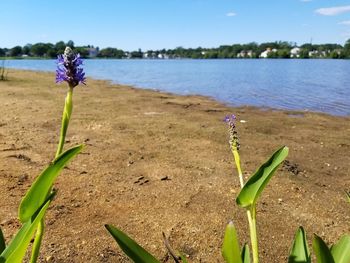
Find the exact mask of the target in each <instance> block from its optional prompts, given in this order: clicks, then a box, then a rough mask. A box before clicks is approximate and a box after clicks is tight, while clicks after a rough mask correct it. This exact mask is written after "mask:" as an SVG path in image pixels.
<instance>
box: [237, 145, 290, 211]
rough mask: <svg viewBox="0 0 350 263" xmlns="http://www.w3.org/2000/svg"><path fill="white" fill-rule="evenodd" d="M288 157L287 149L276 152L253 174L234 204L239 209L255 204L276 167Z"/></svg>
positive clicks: (283, 148)
mask: <svg viewBox="0 0 350 263" xmlns="http://www.w3.org/2000/svg"><path fill="white" fill-rule="evenodd" d="M287 155H288V147H286V146H284V147H282V148H280V149H279V150H277V151H276V152H275V153H274V154H273V155H272V156H271V158H270V159H269V160H268V161H267V162H266V163H264V164H263V165H262V166H260V168H259V169H258V170H257V171H256V172H255V174H254V175H253V176H251V177H250V178H249V180H248V181H247V182H246V183H245V185H244V186H243V188H242V190H241V191H240V193H239V194H238V197H237V199H236V202H237V204H238V205H240V206H241V207H250V206H253V205H255V204H256V202H257V200H258V198H259V195H260V194H261V192H262V191H263V190H264V188H265V186H266V185H267V183H268V182H269V180H270V179H271V177H272V175H273V174H274V172H275V171H276V170H277V168H278V166H279V165H280V164H281V163H282V162H283V160H284V159H285V158H286V157H287Z"/></svg>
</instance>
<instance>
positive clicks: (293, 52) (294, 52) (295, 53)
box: [290, 47, 301, 58]
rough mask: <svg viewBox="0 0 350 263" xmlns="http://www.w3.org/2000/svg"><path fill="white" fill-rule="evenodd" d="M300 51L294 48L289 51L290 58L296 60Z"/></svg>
mask: <svg viewBox="0 0 350 263" xmlns="http://www.w3.org/2000/svg"><path fill="white" fill-rule="evenodd" d="M300 51H301V49H300V48H299V47H294V48H292V49H291V50H290V57H291V58H298V57H300Z"/></svg>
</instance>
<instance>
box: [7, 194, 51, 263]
mask: <svg viewBox="0 0 350 263" xmlns="http://www.w3.org/2000/svg"><path fill="white" fill-rule="evenodd" d="M54 194H55V193H52V194H50V195H49V197H48V199H47V200H46V202H44V204H43V206H42V207H40V208H39V210H38V211H37V213H35V215H33V216H32V217H31V218H30V219H29V220H28V221H27V222H25V223H24V224H23V225H22V227H21V229H20V230H19V231H18V232H17V234H16V236H15V237H14V238H13V239H12V241H11V243H10V244H9V245H8V246H7V247H6V249H5V250H4V251H3V252H2V254H1V255H0V262H1V263H3V262H11V263H20V262H22V260H23V257H24V256H25V254H26V251H27V248H28V245H29V243H30V240H31V239H32V237H33V235H34V232H35V230H36V228H37V227H38V224H39V222H40V221H41V219H42V218H43V217H44V215H45V212H46V209H47V208H48V207H49V205H50V202H51V201H52V199H53V197H54Z"/></svg>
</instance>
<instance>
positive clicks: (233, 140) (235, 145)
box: [224, 114, 241, 151]
mask: <svg viewBox="0 0 350 263" xmlns="http://www.w3.org/2000/svg"><path fill="white" fill-rule="evenodd" d="M224 122H226V123H227V124H228V126H229V128H228V131H229V134H230V139H229V143H230V146H231V149H232V150H237V151H239V148H240V146H241V145H240V143H239V139H238V134H237V131H236V123H235V122H236V116H235V115H234V114H231V115H227V116H225V118H224Z"/></svg>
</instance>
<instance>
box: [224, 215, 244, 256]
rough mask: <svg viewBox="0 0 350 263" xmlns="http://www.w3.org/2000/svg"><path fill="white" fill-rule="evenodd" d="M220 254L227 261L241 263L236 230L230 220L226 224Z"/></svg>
mask: <svg viewBox="0 0 350 263" xmlns="http://www.w3.org/2000/svg"><path fill="white" fill-rule="evenodd" d="M222 256H223V257H224V259H225V261H226V262H227V263H242V259H241V253H240V249H239V242H238V238H237V232H236V228H235V226H234V224H233V222H232V221H231V222H230V223H228V224H227V226H226V230H225V236H224V243H223V245H222Z"/></svg>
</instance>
